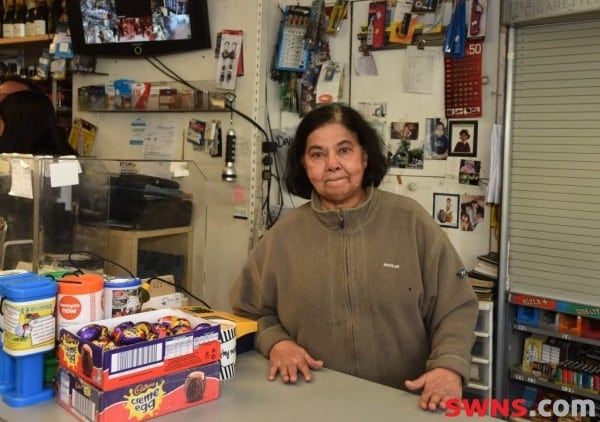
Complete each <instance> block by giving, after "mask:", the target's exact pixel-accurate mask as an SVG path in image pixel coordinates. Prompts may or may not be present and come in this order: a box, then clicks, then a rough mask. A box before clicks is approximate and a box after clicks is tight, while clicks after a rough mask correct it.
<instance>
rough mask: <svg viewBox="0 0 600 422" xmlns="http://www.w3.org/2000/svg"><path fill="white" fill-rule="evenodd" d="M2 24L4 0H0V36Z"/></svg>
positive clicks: (0, 35) (0, 34) (1, 34)
mask: <svg viewBox="0 0 600 422" xmlns="http://www.w3.org/2000/svg"><path fill="white" fill-rule="evenodd" d="M3 26H4V1H2V0H0V38H4V35H3V31H2V27H3Z"/></svg>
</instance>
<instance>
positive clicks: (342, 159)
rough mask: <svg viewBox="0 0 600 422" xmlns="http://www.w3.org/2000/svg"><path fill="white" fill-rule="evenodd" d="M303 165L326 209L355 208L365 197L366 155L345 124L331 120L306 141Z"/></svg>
mask: <svg viewBox="0 0 600 422" xmlns="http://www.w3.org/2000/svg"><path fill="white" fill-rule="evenodd" d="M303 164H304V168H305V169H306V174H307V176H308V180H310V183H311V184H312V185H313V188H314V189H315V191H316V192H317V193H318V194H319V197H320V199H321V206H322V207H323V209H345V208H352V207H355V206H356V205H358V203H359V202H360V201H361V200H362V198H363V197H364V189H363V188H362V181H363V177H364V173H365V169H366V168H367V154H366V153H365V152H364V150H363V148H362V147H361V146H360V144H359V142H358V139H357V137H356V135H355V134H354V133H353V132H351V131H349V130H348V129H347V128H346V127H345V126H344V125H342V124H340V123H329V124H326V125H325V126H321V127H320V128H318V129H316V130H314V131H313V132H312V133H311V134H310V135H309V136H308V138H307V140H306V150H305V151H304V157H303Z"/></svg>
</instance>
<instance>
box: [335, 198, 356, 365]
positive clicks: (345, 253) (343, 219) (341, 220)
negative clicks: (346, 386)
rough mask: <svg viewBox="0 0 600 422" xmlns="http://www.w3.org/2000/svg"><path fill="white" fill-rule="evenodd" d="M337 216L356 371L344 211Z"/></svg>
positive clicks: (354, 362)
mask: <svg viewBox="0 0 600 422" xmlns="http://www.w3.org/2000/svg"><path fill="white" fill-rule="evenodd" d="M338 217H339V219H340V233H341V235H342V246H343V248H344V276H345V282H346V299H347V301H348V308H349V309H350V339H351V341H352V352H353V353H352V363H353V364H354V371H355V373H356V374H357V373H358V364H357V362H356V337H355V335H354V333H355V331H356V330H355V327H354V308H353V306H352V295H351V292H350V262H349V258H348V238H347V237H346V232H345V230H344V228H345V226H346V223H345V218H344V211H341V210H340V211H338Z"/></svg>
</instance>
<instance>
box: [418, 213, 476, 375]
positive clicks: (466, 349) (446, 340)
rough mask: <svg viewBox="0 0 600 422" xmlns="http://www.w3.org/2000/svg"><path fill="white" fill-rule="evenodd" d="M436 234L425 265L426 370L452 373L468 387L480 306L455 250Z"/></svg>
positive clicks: (426, 254) (443, 235)
mask: <svg viewBox="0 0 600 422" xmlns="http://www.w3.org/2000/svg"><path fill="white" fill-rule="evenodd" d="M434 224H435V223H434ZM436 230H437V231H439V232H440V233H439V234H438V235H436V236H435V237H434V238H435V241H434V242H432V245H431V246H430V247H428V248H427V249H428V250H427V252H425V256H426V258H425V260H424V262H423V279H424V289H425V290H424V301H423V306H424V308H422V314H423V316H424V321H425V324H426V326H427V328H428V331H429V336H430V342H431V344H430V346H431V354H430V355H429V359H428V360H427V363H426V369H427V370H431V369H434V368H446V369H451V370H453V371H455V372H456V373H458V374H460V375H461V377H462V379H463V382H464V383H467V382H468V380H469V372H470V367H471V348H472V347H473V343H474V341H475V334H474V330H475V325H476V322H477V315H478V312H479V305H478V302H477V297H476V295H475V293H474V291H473V288H472V287H471V285H470V284H469V283H468V281H467V278H466V277H465V274H464V267H463V264H462V262H461V259H460V257H459V256H458V254H457V252H456V250H455V249H454V247H453V246H452V244H451V243H450V241H449V239H448V238H447V236H446V234H445V233H444V232H442V231H441V230H440V229H439V228H438V227H436ZM461 271H463V273H462V274H461Z"/></svg>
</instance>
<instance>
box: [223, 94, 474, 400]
mask: <svg viewBox="0 0 600 422" xmlns="http://www.w3.org/2000/svg"><path fill="white" fill-rule="evenodd" d="M382 144H383V143H382V140H381V138H380V137H379V135H378V134H377V132H376V131H375V130H374V129H373V128H372V127H371V126H370V125H369V123H368V122H367V121H365V119H364V118H363V117H362V116H361V115H360V114H359V113H358V112H357V111H355V110H354V109H352V108H350V107H347V106H344V105H340V104H328V105H325V106H321V107H319V108H316V109H315V110H313V111H312V112H311V113H309V114H308V115H307V116H306V117H305V118H304V119H303V120H302V122H301V123H300V125H299V126H298V129H297V131H296V136H295V138H294V141H293V143H292V144H291V146H290V149H289V151H288V158H287V172H286V176H285V181H286V186H287V188H288V191H289V192H290V193H293V194H295V195H299V196H302V197H304V198H307V199H310V201H309V202H308V203H306V204H304V205H302V206H300V207H298V208H296V209H294V210H293V211H291V212H290V213H288V214H287V215H286V216H285V217H283V218H281V220H280V221H279V222H277V224H276V225H275V226H273V228H271V230H269V231H268V232H267V233H266V234H265V236H264V237H263V238H262V239H261V240H260V241H259V242H258V243H257V244H256V246H255V247H254V248H253V249H252V251H251V252H250V255H249V257H248V260H247V262H246V264H245V266H244V267H243V269H242V272H241V275H240V277H239V278H238V280H237V281H236V283H235V284H234V286H233V287H232V289H231V291H230V293H229V300H230V303H231V306H232V309H233V311H234V312H235V313H236V314H239V315H243V316H246V317H250V318H253V319H256V320H257V321H258V333H257V336H256V339H255V346H256V347H257V349H258V350H259V351H260V352H261V353H262V354H263V355H264V356H265V357H267V358H268V359H269V360H270V369H269V375H268V377H269V380H275V379H276V378H277V376H278V375H279V377H280V378H281V379H282V381H283V382H285V383H288V382H291V383H295V382H296V381H297V380H298V377H299V373H300V374H301V375H302V376H303V377H304V379H305V380H306V381H310V380H311V379H312V372H311V371H312V370H316V369H319V368H321V367H322V366H325V367H327V368H330V369H333V370H337V371H341V372H344V373H347V374H350V375H354V376H358V377H361V378H365V379H368V380H371V381H375V382H378V383H382V384H386V385H389V386H393V387H396V388H403V389H408V390H413V391H417V390H420V391H421V396H420V406H421V407H422V408H423V409H430V410H435V409H436V408H437V407H438V406H439V407H441V408H445V407H446V405H445V403H446V401H447V400H448V399H450V398H460V397H461V395H462V385H461V381H462V382H466V381H467V380H468V378H469V371H470V366H471V347H472V345H473V342H474V339H475V337H474V328H475V323H476V320H477V314H478V304H477V298H476V296H475V294H474V292H473V290H472V288H471V286H470V285H469V283H468V282H467V280H466V279H465V275H466V271H465V270H464V268H463V264H462V263H461V260H460V258H459V256H458V254H457V253H456V251H455V249H454V247H453V246H452V244H451V243H450V241H449V239H448V237H447V236H446V234H445V233H444V232H443V231H442V230H441V229H440V227H439V226H438V224H437V223H436V222H435V221H434V220H433V219H432V218H431V216H430V215H429V213H428V212H427V211H426V210H425V209H424V208H423V207H421V205H419V204H418V203H417V202H416V201H414V200H412V199H410V198H408V197H405V196H400V195H394V194H391V193H387V192H384V191H381V190H379V189H377V186H379V184H380V183H381V180H382V179H383V177H384V175H385V174H386V172H387V162H386V158H385V156H384V155H383V153H382V151H383V148H382Z"/></svg>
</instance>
